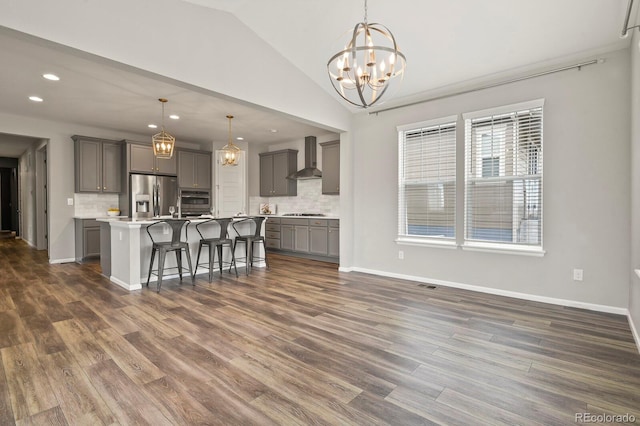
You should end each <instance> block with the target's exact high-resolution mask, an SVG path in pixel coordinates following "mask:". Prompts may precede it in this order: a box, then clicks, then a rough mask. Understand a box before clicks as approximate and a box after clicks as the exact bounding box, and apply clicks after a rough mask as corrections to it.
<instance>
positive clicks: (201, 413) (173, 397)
mask: <svg viewBox="0 0 640 426" xmlns="http://www.w3.org/2000/svg"><path fill="white" fill-rule="evenodd" d="M145 388H146V389H147V390H148V394H149V395H150V396H151V398H152V399H153V400H154V401H156V405H158V406H163V407H164V408H165V409H166V410H167V411H168V413H169V416H170V418H171V421H172V422H173V423H175V424H184V425H206V424H225V422H226V420H223V419H220V420H219V421H217V422H216V421H214V420H213V419H212V415H213V413H211V411H209V410H207V409H206V408H205V407H204V406H203V405H202V404H200V403H199V402H198V401H197V400H196V399H194V398H193V397H192V396H191V395H189V392H188V391H187V390H186V389H185V387H184V386H183V385H182V384H181V383H180V382H178V381H177V380H175V379H173V378H172V377H168V376H165V377H162V378H160V379H157V380H154V381H152V382H149V383H147V384H145Z"/></svg>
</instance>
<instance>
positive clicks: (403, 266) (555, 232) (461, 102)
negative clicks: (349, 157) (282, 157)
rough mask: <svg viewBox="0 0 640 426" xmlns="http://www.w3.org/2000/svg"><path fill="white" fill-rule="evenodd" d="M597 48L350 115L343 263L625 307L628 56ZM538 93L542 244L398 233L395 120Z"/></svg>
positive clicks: (442, 113) (445, 113) (535, 96)
mask: <svg viewBox="0 0 640 426" xmlns="http://www.w3.org/2000/svg"><path fill="white" fill-rule="evenodd" d="M604 57H606V62H605V63H604V64H599V65H593V66H589V67H585V68H583V69H582V70H581V71H577V70H574V71H567V72H563V73H557V74H553V75H548V76H545V77H539V78H536V79H532V80H527V81H523V82H519V83H514V84H510V85H506V86H501V87H498V88H494V89H490V90H484V91H480V92H475V93H471V94H467V95H460V96H456V97H451V98H447V99H443V100H440V101H434V102H429V103H424V104H420V105H416V106H412V107H407V108H401V109H397V110H393V111H388V112H383V113H380V114H379V115H368V114H366V113H361V114H358V115H357V116H356V117H354V123H353V131H352V135H351V138H352V143H353V173H352V176H351V178H352V180H353V197H352V198H351V201H350V202H351V205H352V209H353V221H354V224H353V261H352V264H351V265H345V264H342V266H346V267H349V266H353V267H356V268H360V269H365V270H372V271H380V272H382V273H385V274H403V275H405V276H413V277H419V278H428V279H436V280H443V281H448V282H453V283H459V284H467V285H474V286H480V287H486V288H490V289H497V290H500V291H507V292H517V293H525V294H528V295H535V296H539V297H546V298H555V299H563V300H571V301H577V302H581V303H585V304H595V305H605V306H608V307H614V308H621V309H622V310H624V309H626V308H627V306H628V295H629V268H630V255H629V244H630V238H629V235H630V164H629V160H628V157H629V152H630V145H629V140H630V130H629V129H630V112H629V103H630V96H629V91H630V63H629V54H628V51H627V50H625V51H617V52H612V53H609V54H606V55H604ZM538 98H545V100H546V103H545V107H544V207H543V208H544V249H545V250H546V255H545V256H544V257H530V256H518V255H507V254H496V253H484V252H472V251H466V250H461V249H456V250H449V249H439V248H427V247H415V246H404V245H403V246H399V245H397V244H396V243H395V242H394V240H395V238H396V235H397V181H398V176H397V173H398V166H397V161H398V155H397V152H398V146H397V133H396V126H397V125H401V124H407V123H413V122H418V121H423V120H429V119H434V118H439V117H445V116H448V115H453V114H461V113H464V112H470V111H476V110H481V109H485V108H491V107H496V106H501V105H508V104H513V103H518V102H523V101H528V100H533V99H538ZM343 187H344V186H343ZM462 208H463V206H462V205H459V206H458V209H459V210H460V211H462ZM458 232H463V230H462V229H458ZM398 250H403V251H404V257H405V258H404V260H399V259H398ZM573 268H582V269H584V281H583V282H577V281H573V280H572V269H573Z"/></svg>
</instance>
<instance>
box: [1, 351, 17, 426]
mask: <svg viewBox="0 0 640 426" xmlns="http://www.w3.org/2000/svg"><path fill="white" fill-rule="evenodd" d="M14 418H15V416H14V415H13V409H12V408H11V395H10V389H9V386H8V384H7V377H6V375H5V373H4V362H3V361H2V351H0V425H10V424H13V423H14Z"/></svg>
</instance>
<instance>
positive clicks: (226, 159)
mask: <svg viewBox="0 0 640 426" xmlns="http://www.w3.org/2000/svg"><path fill="white" fill-rule="evenodd" d="M227 118H228V119H229V142H228V143H227V144H226V145H225V146H224V147H223V148H222V158H221V161H222V165H223V166H237V165H238V160H239V158H238V157H240V148H238V147H237V146H236V145H234V144H233V140H232V139H231V119H233V115H227Z"/></svg>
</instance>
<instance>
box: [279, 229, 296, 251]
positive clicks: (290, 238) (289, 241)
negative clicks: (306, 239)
mask: <svg viewBox="0 0 640 426" xmlns="http://www.w3.org/2000/svg"><path fill="white" fill-rule="evenodd" d="M280 248H281V249H282V250H289V251H293V250H294V249H295V227H294V226H293V225H281V226H280Z"/></svg>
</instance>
